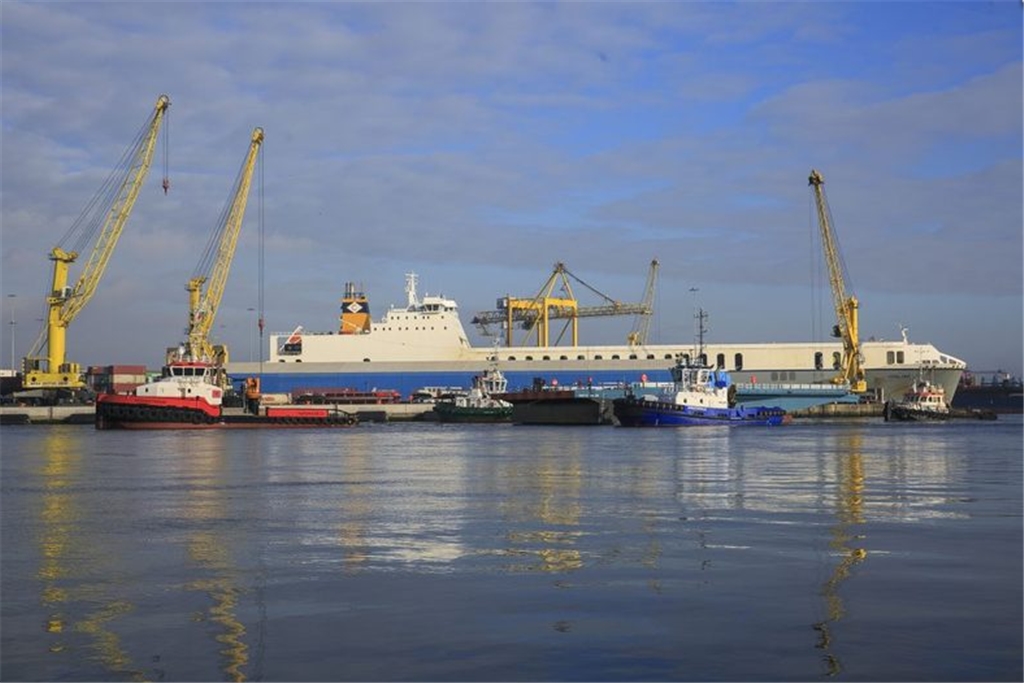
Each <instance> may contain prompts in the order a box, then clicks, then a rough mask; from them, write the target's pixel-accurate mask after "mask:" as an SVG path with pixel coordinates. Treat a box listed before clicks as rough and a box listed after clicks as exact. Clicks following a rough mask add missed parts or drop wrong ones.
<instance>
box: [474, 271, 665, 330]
mask: <svg viewBox="0 0 1024 683" xmlns="http://www.w3.org/2000/svg"><path fill="white" fill-rule="evenodd" d="M569 278H572V279H573V280H575V281H576V282H577V283H579V284H581V285H583V286H584V287H586V288H587V289H589V290H590V291H592V292H594V293H595V294H597V295H598V296H599V297H601V298H602V299H604V300H605V301H606V302H607V303H606V304H604V305H601V306H580V305H579V304H578V302H577V300H576V297H575V295H574V294H573V292H572V285H571V283H570V281H569ZM558 282H561V283H562V286H561V289H562V291H563V292H564V293H565V295H566V296H564V297H555V296H551V293H552V291H553V290H554V287H555V284H556V283H558ZM650 312H651V309H650V306H649V305H645V304H642V303H640V304H636V303H621V302H619V301H616V300H615V299H612V298H611V297H609V296H608V295H606V294H603V293H601V292H600V291H598V290H597V289H595V288H593V287H591V286H590V285H588V284H587V283H586V282H584V281H583V280H581V279H580V278H578V277H577V276H575V275H573V274H572V273H571V272H570V271H569V269H568V268H566V267H565V264H564V263H561V262H559V263H556V264H555V267H554V270H553V271H552V273H551V276H550V277H548V280H547V282H545V283H544V285H543V286H542V287H541V288H540V291H539V292H538V293H537V295H536V296H535V297H533V298H532V299H520V298H516V297H512V296H505V297H503V298H501V299H498V303H497V310H493V311H482V312H480V313H477V314H476V315H475V316H474V317H473V320H472V322H473V324H474V325H477V326H478V327H479V328H480V331H481V333H483V334H489V333H490V328H489V327H488V326H489V325H492V324H495V323H499V324H503V325H504V327H505V344H506V345H507V346H512V336H513V335H512V329H513V326H514V324H516V323H519V324H520V326H521V327H522V328H523V329H524V330H526V331H527V332H526V338H529V337H530V336H531V335H535V338H536V345H537V346H550V327H551V321H552V320H556V319H564V320H566V323H565V325H564V326H563V327H562V330H561V332H559V335H558V338H557V339H556V341H555V345H557V344H558V343H559V342H560V341H561V340H562V337H563V336H564V335H565V332H566V331H567V330H568V329H570V328H571V330H572V345H573V346H577V345H578V344H579V319H580V318H587V317H596V316H611V315H650Z"/></svg>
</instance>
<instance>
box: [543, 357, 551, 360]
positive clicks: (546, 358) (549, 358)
mask: <svg viewBox="0 0 1024 683" xmlns="http://www.w3.org/2000/svg"><path fill="white" fill-rule="evenodd" d="M541 360H551V356H544V357H543V358H541Z"/></svg>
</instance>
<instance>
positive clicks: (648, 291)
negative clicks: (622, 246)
mask: <svg viewBox="0 0 1024 683" xmlns="http://www.w3.org/2000/svg"><path fill="white" fill-rule="evenodd" d="M659 265H660V264H659V263H658V259H654V260H652V261H651V269H650V270H649V271H647V284H646V285H645V286H644V298H643V301H642V302H641V304H640V305H641V306H643V307H644V309H645V310H644V311H643V312H641V313H639V314H638V315H637V317H636V322H635V323H634V324H633V329H632V331H630V333H629V334H628V335H627V336H626V341H627V342H629V345H630V346H644V345H646V344H647V337H648V335H650V332H651V317H652V316H653V315H654V292H655V290H656V289H657V286H658V266H659Z"/></svg>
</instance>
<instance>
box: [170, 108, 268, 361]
mask: <svg viewBox="0 0 1024 683" xmlns="http://www.w3.org/2000/svg"><path fill="white" fill-rule="evenodd" d="M262 144H263V129H262V128H255V129H253V131H252V136H251V138H250V142H249V151H248V152H247V153H246V155H245V160H244V161H243V162H242V167H241V168H240V169H239V172H238V177H237V178H236V179H235V185H234V187H233V188H232V192H231V194H230V195H229V196H230V198H231V201H230V203H229V204H228V206H227V207H226V209H225V211H224V212H223V213H222V214H221V216H220V219H219V220H218V222H217V226H216V228H215V229H214V231H213V232H212V233H211V235H210V241H209V243H208V244H207V246H206V250H205V251H204V252H203V255H202V258H200V260H199V264H198V265H197V266H196V269H195V272H194V273H193V275H192V278H191V279H190V280H189V281H188V284H187V285H186V286H185V289H186V290H187V291H188V300H189V306H188V308H189V311H188V340H187V342H186V344H185V346H184V354H183V356H184V359H187V360H194V361H207V362H212V363H213V364H215V365H219V366H223V365H224V364H225V363H226V362H227V361H228V350H227V348H226V347H225V346H222V345H218V346H214V345H213V344H212V343H211V342H210V331H211V330H212V329H213V322H214V320H215V319H216V317H217V311H218V309H219V308H220V302H221V299H222V298H223V296H224V288H225V285H226V284H227V280H228V273H229V272H230V271H231V261H232V259H233V258H234V255H235V247H236V246H237V244H238V235H239V233H240V232H241V228H242V219H243V218H244V217H245V207H246V205H247V204H248V201H249V188H250V186H251V185H252V175H253V170H254V169H255V167H256V158H257V155H258V154H259V151H260V146H261V145H262ZM207 282H209V284H208V285H207V287H206V290H205V291H204V290H203V285H204V284H206V283H207Z"/></svg>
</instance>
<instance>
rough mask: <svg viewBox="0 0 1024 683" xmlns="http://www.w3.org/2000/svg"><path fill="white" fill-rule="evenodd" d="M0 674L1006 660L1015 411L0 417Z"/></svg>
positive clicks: (227, 674)
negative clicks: (256, 422)
mask: <svg viewBox="0 0 1024 683" xmlns="http://www.w3.org/2000/svg"><path fill="white" fill-rule="evenodd" d="M0 448H2V539H0V540H2V554H0V561H2V566H0V568H2V573H0V582H2V583H0V586H2V601H0V608H2V623H0V627H2V629H0V638H2V642H0V645H2V649H0V677H2V679H3V680H33V681H36V680H47V681H50V680H65V681H67V680H190V681H218V680H291V681H298V680H732V681H734V680H822V679H827V678H832V679H835V680H851V681H855V680H856V681H860V680H929V681H938V680H985V681H991V680H1017V681H1019V680H1021V679H1022V676H1024V671H1022V656H1024V652H1022V635H1021V633H1022V599H1024V596H1022V536H1021V534H1022V531H1021V528H1022V509H1021V499H1022V479H1021V470H1022V424H1021V420H1020V418H1019V416H1016V417H1004V418H1001V419H1000V420H999V421H997V422H995V423H982V422H951V423H949V424H944V425H902V424H885V423H883V422H881V421H877V422H876V421H854V422H829V423H812V422H798V423H796V424H793V425H790V426H788V427H783V428H776V429H771V428H768V429H759V428H733V429H730V428H728V427H724V428H722V427H710V428H704V427H698V428H681V429H665V430H653V429H652V430H627V429H616V428H611V427H607V428H605V427H587V428H531V427H513V426H504V425H503V426H496V425H495V426H491V425H479V426H453V427H449V426H440V425H436V424H432V425H424V424H394V425H371V426H360V427H358V428H355V429H351V430H342V431H336V430H328V431H317V430H295V431H225V432H206V433H201V432H134V433H131V432H124V433H119V432H96V431H94V430H93V429H92V428H90V427H75V426H67V427H4V428H3V429H2V431H0Z"/></svg>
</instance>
